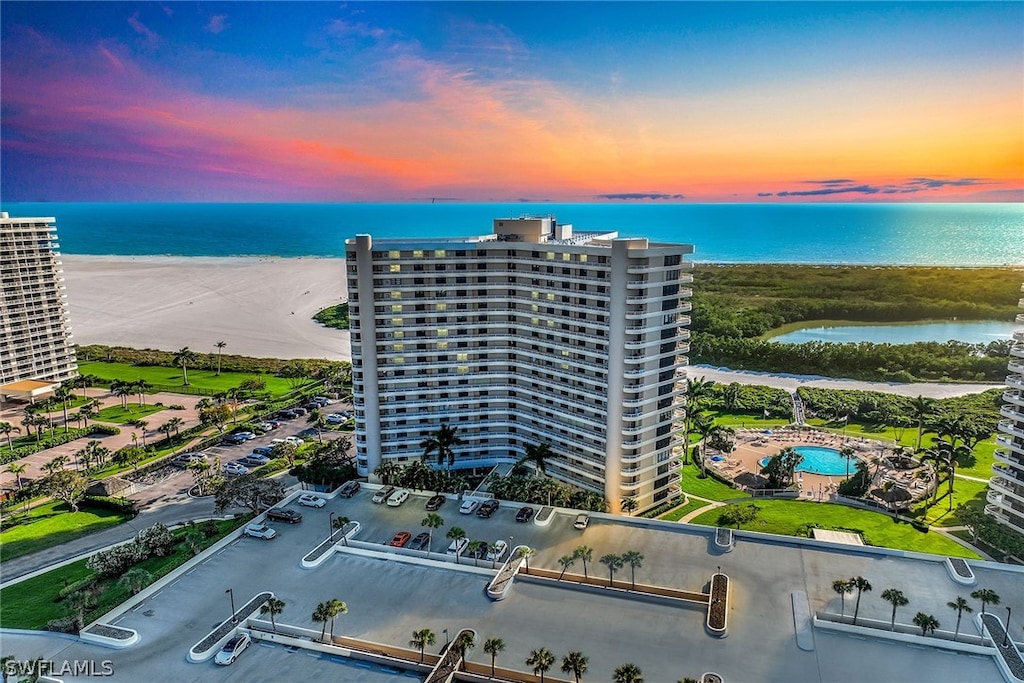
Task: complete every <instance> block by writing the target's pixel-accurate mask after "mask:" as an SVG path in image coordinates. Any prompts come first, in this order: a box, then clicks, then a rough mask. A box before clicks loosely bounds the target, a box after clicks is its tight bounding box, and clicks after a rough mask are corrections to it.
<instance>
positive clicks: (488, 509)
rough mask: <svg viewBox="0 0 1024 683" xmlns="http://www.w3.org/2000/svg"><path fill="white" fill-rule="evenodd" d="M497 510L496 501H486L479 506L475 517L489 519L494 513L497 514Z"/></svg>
mask: <svg viewBox="0 0 1024 683" xmlns="http://www.w3.org/2000/svg"><path fill="white" fill-rule="evenodd" d="M497 510H498V501H496V500H486V501H484V502H483V503H482V504H481V505H480V507H479V509H477V511H476V516H477V517H490V516H491V515H493V514H494V513H495V512H497Z"/></svg>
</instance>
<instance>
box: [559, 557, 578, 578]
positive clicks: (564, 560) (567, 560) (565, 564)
mask: <svg viewBox="0 0 1024 683" xmlns="http://www.w3.org/2000/svg"><path fill="white" fill-rule="evenodd" d="M558 564H560V565H562V571H561V573H559V575H558V580H559V581H561V580H562V577H563V576H565V571H566V570H567V569H568V568H569V567H571V566H573V565H574V564H576V556H575V555H562V556H561V557H560V558H558Z"/></svg>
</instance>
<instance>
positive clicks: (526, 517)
mask: <svg viewBox="0 0 1024 683" xmlns="http://www.w3.org/2000/svg"><path fill="white" fill-rule="evenodd" d="M531 519H533V508H531V507H521V508H519V511H518V512H516V521H517V522H529V521H530V520H531Z"/></svg>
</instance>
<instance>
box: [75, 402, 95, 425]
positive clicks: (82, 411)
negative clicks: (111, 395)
mask: <svg viewBox="0 0 1024 683" xmlns="http://www.w3.org/2000/svg"><path fill="white" fill-rule="evenodd" d="M95 414H96V402H95V401H93V402H91V403H86V404H85V405H84V406H82V407H81V408H79V409H78V415H79V417H81V418H82V421H83V422H84V423H85V426H86V427H88V426H89V419H90V418H91V417H92V416H93V415H95Z"/></svg>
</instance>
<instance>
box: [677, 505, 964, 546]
mask: <svg viewBox="0 0 1024 683" xmlns="http://www.w3.org/2000/svg"><path fill="white" fill-rule="evenodd" d="M755 504H756V505H757V506H758V507H760V508H761V513H760V515H759V516H758V518H757V519H756V520H754V521H753V522H752V523H750V524H747V525H745V527H744V528H746V529H748V530H751V531H762V532H764V533H769V534H781V535H783V536H796V535H797V533H798V530H799V528H800V527H801V525H804V524H808V523H814V524H817V525H818V526H819V527H822V528H829V527H841V528H843V529H856V530H858V531H859V532H860V533H861V534H862V536H863V537H864V542H865V543H868V544H870V545H875V546H880V547H883V548H894V549H897V550H913V551H916V552H921V553H932V554H935V555H948V556H953V557H968V558H980V555H978V554H977V553H975V552H972V551H970V550H968V549H967V548H964V547H963V546H961V545H960V544H958V543H956V542H955V541H952V540H950V539H948V538H946V537H945V536H942V535H941V534H937V533H935V532H927V533H925V532H921V531H918V530H916V529H915V528H914V527H912V526H911V525H910V524H906V523H902V522H896V521H894V520H893V519H892V518H891V517H889V516H888V515H885V514H882V513H880V512H871V511H868V510H860V509H858V508H852V507H846V506H844V505H830V504H828V503H813V502H808V501H800V500H758V501H755ZM721 513H722V510H721V508H719V509H715V510H709V511H708V512H705V513H704V514H702V515H700V516H698V517H697V518H696V519H694V520H693V523H694V524H706V525H708V526H719V524H718V517H719V515H720V514H721Z"/></svg>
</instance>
